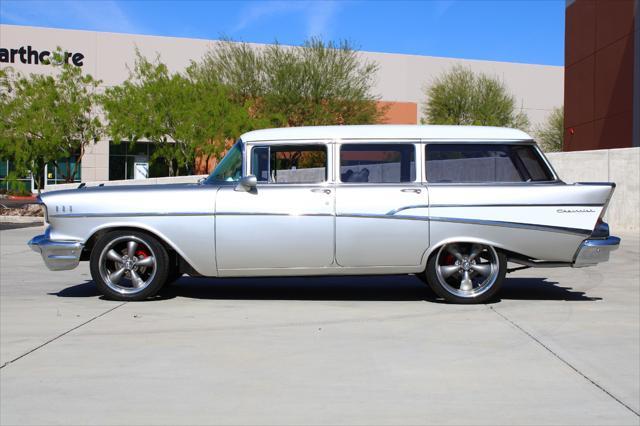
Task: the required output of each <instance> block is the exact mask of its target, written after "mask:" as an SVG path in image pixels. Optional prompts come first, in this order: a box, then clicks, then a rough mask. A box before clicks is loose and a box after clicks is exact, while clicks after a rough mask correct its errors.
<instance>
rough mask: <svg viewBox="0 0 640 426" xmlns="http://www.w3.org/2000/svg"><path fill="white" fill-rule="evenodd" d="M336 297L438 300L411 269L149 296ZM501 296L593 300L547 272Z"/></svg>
mask: <svg viewBox="0 0 640 426" xmlns="http://www.w3.org/2000/svg"><path fill="white" fill-rule="evenodd" d="M49 294H50V295H55V296H58V297H98V296H100V293H99V292H98V290H97V289H96V287H95V285H94V283H93V281H86V282H84V283H81V284H76V285H73V286H70V287H67V288H65V289H62V290H60V291H59V292H56V293H49ZM176 297H184V298H190V299H211V300H216V299H222V300H224V299H235V300H325V301H329V300H337V301H364V302H366V301H419V300H423V301H428V302H435V303H440V302H441V300H439V299H438V298H437V296H436V295H435V294H434V293H433V292H432V291H431V289H430V288H429V287H428V286H427V285H425V284H424V283H423V282H422V281H421V280H420V279H419V278H417V277H415V276H411V275H393V276H349V277H344V276H341V277H277V278H194V277H187V276H185V277H182V278H180V279H179V280H178V281H177V282H175V283H173V284H171V285H167V286H165V287H164V288H163V289H162V291H161V292H160V294H159V295H158V296H156V297H155V298H153V299H151V300H158V299H173V298H176ZM501 300H558V301H570V302H579V301H596V300H601V298H599V297H591V296H588V295H586V294H585V293H584V292H582V291H576V290H573V289H572V288H571V287H563V286H561V285H559V284H558V283H557V282H554V281H548V280H547V278H508V279H506V280H505V282H504V284H503V286H502V290H501V291H500V293H499V299H496V300H494V301H493V303H496V302H500V301H501Z"/></svg>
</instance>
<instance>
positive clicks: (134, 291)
mask: <svg viewBox="0 0 640 426" xmlns="http://www.w3.org/2000/svg"><path fill="white" fill-rule="evenodd" d="M90 269H91V276H92V277H93V280H94V282H95V283H96V286H97V287H98V290H100V292H101V293H102V294H104V295H105V296H106V297H107V298H108V299H113V300H123V301H134V300H144V299H147V298H149V297H151V296H153V295H155V294H156V293H157V292H158V291H159V290H160V289H161V288H162V286H163V285H164V284H165V283H166V281H167V275H168V273H169V256H168V255H167V251H166V250H165V248H164V247H163V246H162V244H160V243H159V242H158V240H156V239H155V238H153V237H152V236H150V235H147V234H145V233H142V232H136V231H113V232H109V233H108V234H105V235H104V236H103V237H102V238H100V239H99V240H98V242H97V243H96V245H95V246H94V248H93V250H92V251H91V259H90Z"/></svg>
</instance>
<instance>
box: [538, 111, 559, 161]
mask: <svg viewBox="0 0 640 426" xmlns="http://www.w3.org/2000/svg"><path fill="white" fill-rule="evenodd" d="M535 133H536V136H537V137H538V142H540V145H541V146H542V149H543V150H544V151H545V152H554V151H562V145H563V143H564V107H559V108H554V109H553V111H551V114H549V117H547V121H546V123H544V124H543V125H541V126H539V127H538V128H537V129H536V132H535Z"/></svg>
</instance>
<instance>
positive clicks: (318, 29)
mask: <svg viewBox="0 0 640 426" xmlns="http://www.w3.org/2000/svg"><path fill="white" fill-rule="evenodd" d="M337 11H338V3H336V2H334V1H319V2H314V3H312V4H311V5H310V7H309V10H308V12H307V36H308V37H312V36H324V37H326V38H328V37H330V35H331V20H332V19H333V17H334V15H335V14H336V12H337Z"/></svg>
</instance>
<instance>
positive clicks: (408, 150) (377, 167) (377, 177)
mask: <svg viewBox="0 0 640 426" xmlns="http://www.w3.org/2000/svg"><path fill="white" fill-rule="evenodd" d="M415 157H416V154H415V147H414V146H413V145H412V144H345V145H342V148H341V149H340V180H341V181H342V182H350V183H351V182H353V183H401V182H413V181H414V180H416V160H415Z"/></svg>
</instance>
